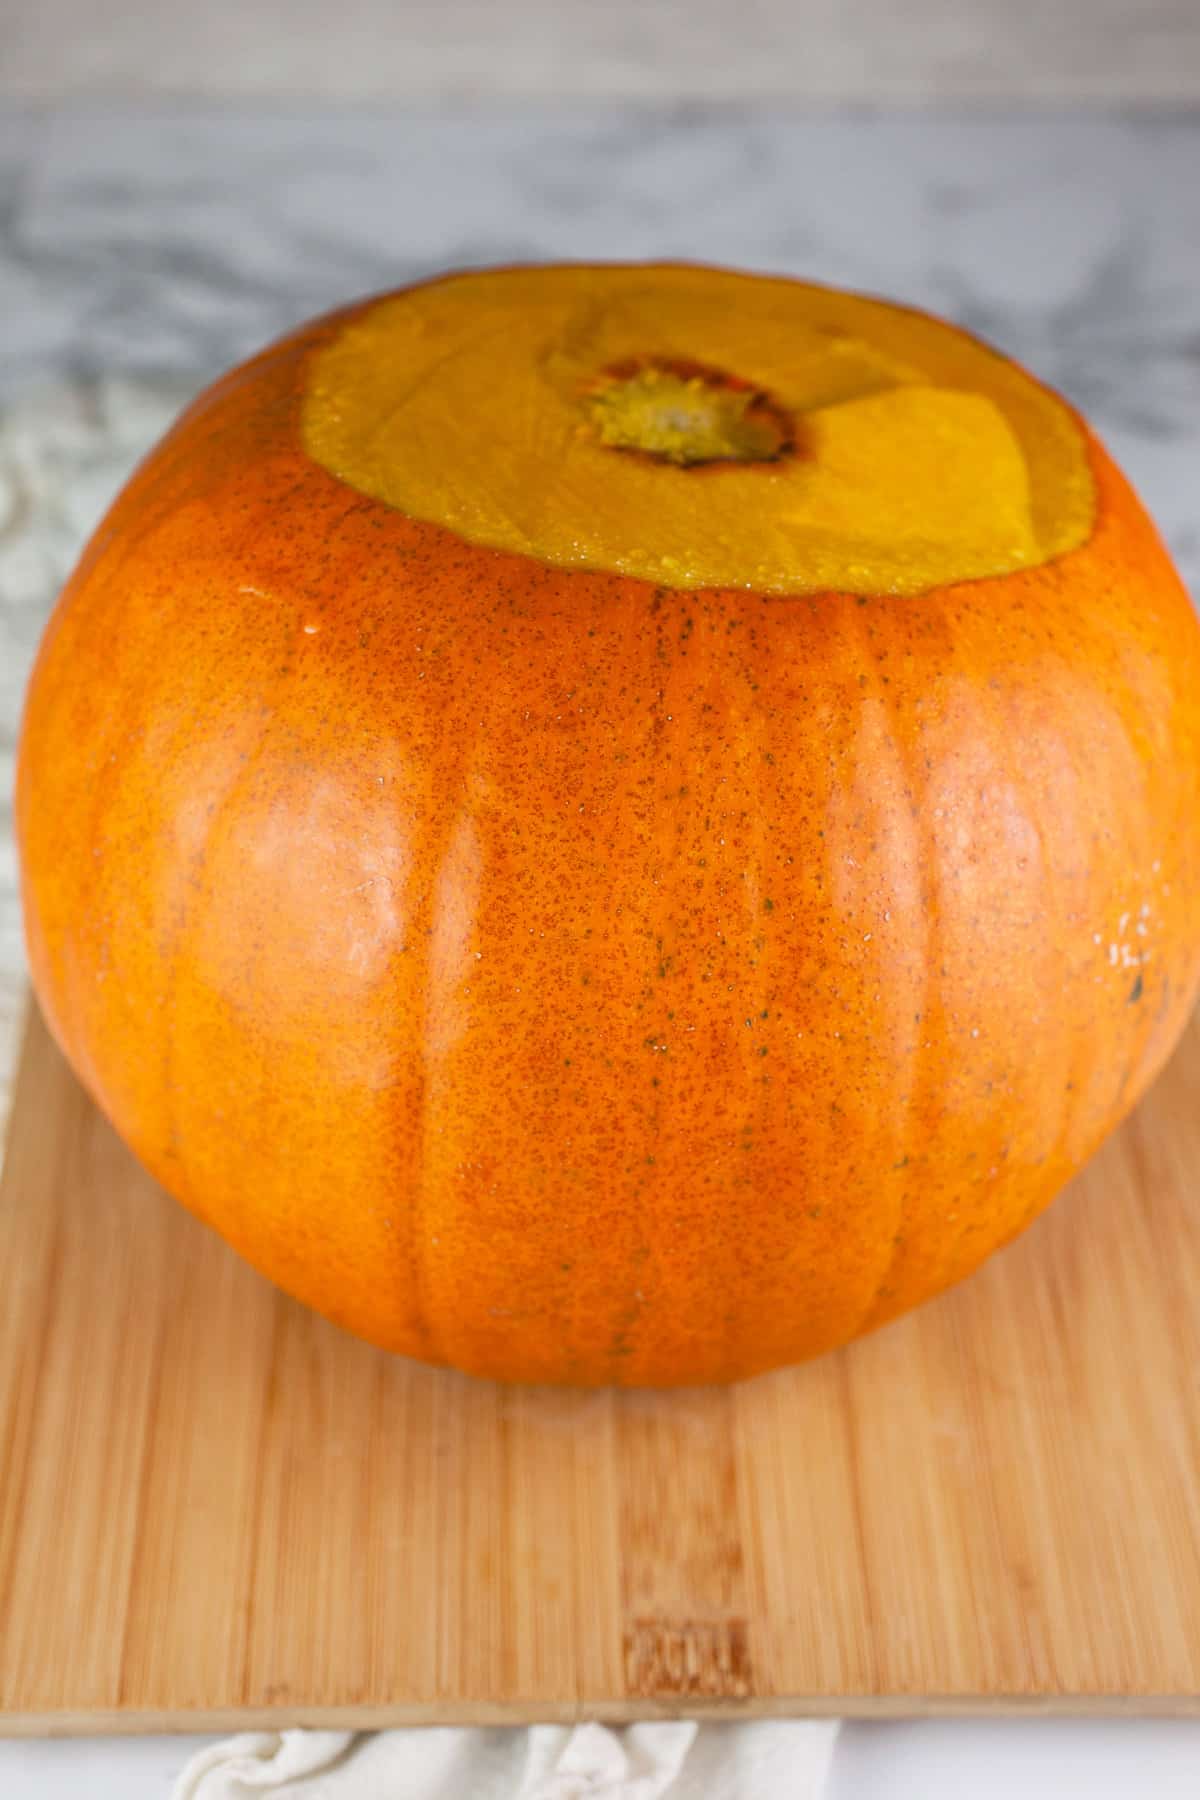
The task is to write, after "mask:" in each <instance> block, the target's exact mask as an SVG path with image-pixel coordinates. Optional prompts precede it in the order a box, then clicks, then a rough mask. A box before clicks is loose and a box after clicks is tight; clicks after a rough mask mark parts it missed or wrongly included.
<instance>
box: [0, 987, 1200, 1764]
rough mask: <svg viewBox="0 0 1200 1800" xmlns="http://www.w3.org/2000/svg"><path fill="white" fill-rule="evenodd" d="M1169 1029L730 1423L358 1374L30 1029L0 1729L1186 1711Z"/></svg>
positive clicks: (1193, 1331) (1191, 1693) (1193, 1673)
mask: <svg viewBox="0 0 1200 1800" xmlns="http://www.w3.org/2000/svg"><path fill="white" fill-rule="evenodd" d="M1198 1189H1200V1030H1198V1029H1197V1027H1196V1026H1195V1025H1193V1027H1192V1030H1191V1033H1190V1035H1189V1037H1188V1039H1187V1041H1186V1042H1185V1044H1184V1046H1183V1049H1182V1050H1181V1052H1180V1054H1179V1055H1178V1056H1177V1058H1176V1060H1175V1062H1174V1064H1173V1065H1172V1067H1171V1069H1170V1070H1169V1071H1168V1073H1167V1074H1166V1076H1165V1077H1164V1078H1163V1080H1162V1081H1161V1082H1160V1084H1159V1086H1158V1087H1157V1089H1156V1090H1155V1092H1154V1093H1153V1095H1152V1096H1151V1097H1150V1099H1149V1100H1148V1101H1147V1102H1146V1103H1145V1104H1144V1105H1143V1107H1142V1108H1141V1110H1140V1112H1139V1113H1138V1114H1137V1116H1136V1117H1135V1118H1134V1119H1133V1120H1132V1121H1131V1122H1130V1123H1129V1124H1128V1125H1127V1126H1126V1127H1125V1128H1124V1130H1123V1131H1122V1132H1121V1134H1120V1135H1119V1137H1118V1138H1117V1139H1116V1140H1115V1141H1114V1142H1113V1143H1112V1144H1111V1145H1110V1146H1109V1147H1108V1149H1107V1150H1106V1151H1105V1152H1104V1154H1103V1155H1102V1156H1101V1157H1100V1159H1099V1160H1098V1161H1097V1162H1096V1163H1095V1164H1094V1166H1093V1167H1092V1168H1091V1169H1090V1170H1089V1172H1088V1173H1087V1174H1086V1175H1085V1176H1084V1177H1083V1178H1082V1179H1081V1180H1080V1181H1078V1182H1077V1183H1076V1184H1075V1186H1074V1188H1073V1189H1072V1190H1071V1192H1070V1193H1069V1194H1068V1195H1066V1196H1065V1197H1064V1199H1063V1200H1062V1201H1060V1203H1059V1204H1058V1206H1057V1207H1056V1208H1055V1209H1054V1210H1053V1211H1052V1213H1051V1214H1050V1215H1048V1216H1047V1217H1046V1218H1045V1219H1044V1220H1043V1221H1042V1222H1041V1223H1039V1224H1038V1225H1037V1226H1035V1227H1034V1229H1033V1230H1032V1231H1030V1232H1029V1233H1028V1234H1027V1236H1026V1237H1025V1238H1024V1239H1023V1240H1022V1241H1021V1242H1020V1243H1019V1244H1017V1245H1015V1246H1014V1247H1013V1248H1012V1249H1010V1250H1009V1251H1007V1252H1006V1253H1004V1254H1003V1255H1002V1256H1000V1257H999V1258H997V1259H996V1260H995V1261H994V1262H993V1263H992V1264H991V1265H990V1266H989V1267H988V1268H987V1269H985V1270H984V1271H983V1273H982V1274H980V1275H978V1276H977V1277H975V1278H974V1279H973V1280H972V1281H970V1282H969V1283H967V1284H966V1285H965V1286H964V1287H962V1288H961V1289H959V1290H958V1291H957V1292H955V1293H954V1294H952V1295H950V1296H948V1297H947V1298H945V1299H943V1300H941V1301H939V1302H937V1303H936V1304H934V1305H933V1306H930V1307H927V1308H926V1309H925V1310H924V1311H922V1312H920V1313H918V1314H916V1315H915V1316H913V1317H911V1318H909V1319H906V1320H903V1321H901V1322H900V1323H899V1324H896V1325H892V1326H890V1327H889V1328H888V1329H887V1330H885V1331H882V1332H880V1333H878V1334H877V1335H876V1336H874V1337H872V1338H870V1339H868V1340H866V1341H865V1342H863V1343H860V1344H857V1345H855V1346H854V1347H853V1348H852V1349H850V1350H849V1351H847V1352H844V1353H842V1354H839V1355H836V1356H832V1357H828V1358H826V1359H825V1360H823V1361H821V1362H818V1363H816V1364H812V1365H809V1366H808V1367H805V1368H801V1369H797V1370H793V1371H789V1372H787V1373H784V1374H780V1375H774V1376H768V1377H765V1378H762V1379H760V1380H757V1381H753V1382H749V1383H747V1384H744V1385H743V1386H741V1387H739V1388H736V1389H732V1390H717V1389H696V1390H692V1391H689V1392H682V1393H674V1394H664V1393H658V1394H654V1393H641V1394H639V1393H623V1394H622V1393H611V1392H610V1393H595V1394H588V1393H582V1394H570V1393H563V1392H555V1391H545V1390H529V1389H524V1390H522V1389H516V1388H503V1387H497V1386H490V1385H488V1384H486V1383H482V1382H476V1381H471V1380H468V1379H465V1378H462V1377H459V1376H455V1375H449V1374H443V1373H439V1372H435V1371H432V1370H428V1369H424V1368H421V1367H419V1366H417V1365H416V1364H411V1363H406V1362H402V1361H400V1360H398V1359H394V1358H389V1357H387V1356H384V1355H382V1354H380V1353H378V1352H376V1351H373V1350H370V1349H368V1348H367V1347H366V1346H364V1345H362V1344H359V1343H356V1342H355V1341H353V1340H352V1339H350V1338H348V1337H346V1336H343V1335H342V1334H341V1333H340V1332H338V1331H337V1330H335V1329H334V1328H333V1327H332V1326H330V1325H328V1324H326V1323H324V1322H323V1321H322V1320H320V1319H318V1318H316V1317H315V1316H313V1315H311V1314H309V1313H307V1312H305V1311H304V1310H302V1309H301V1308H300V1307H299V1306H297V1305H295V1304H293V1303H292V1302H291V1301H289V1300H286V1299H284V1298H283V1297H282V1295H280V1294H278V1293H276V1292H275V1291H274V1290H273V1289H272V1288H270V1287H269V1286H268V1285H267V1283H266V1282H264V1281H263V1280H261V1279H260V1278H259V1277H258V1276H257V1275H255V1274H253V1273H252V1272H251V1271H250V1270H249V1269H248V1268H246V1267H245V1266H243V1265H242V1264H241V1263H240V1262H239V1261H238V1260H237V1259H236V1258H235V1257H234V1256H233V1255H232V1253H231V1252H229V1251H228V1250H226V1249H225V1248H224V1246H223V1245H222V1244H221V1243H220V1242H219V1241H218V1240H217V1239H216V1238H215V1237H213V1236H211V1235H210V1234H209V1233H208V1232H207V1231H206V1230H205V1229H204V1228H203V1227H201V1226H200V1225H198V1224H196V1223H195V1222H194V1221H193V1220H192V1219H190V1218H189V1217H187V1216H186V1215H185V1214H184V1213H183V1212H182V1211H181V1210H180V1209H179V1208H177V1207H176V1206H175V1205H174V1204H173V1203H172V1202H170V1201H169V1200H167V1199H166V1198H165V1196H164V1195H163V1194H162V1193H161V1192H160V1191H159V1190H158V1189H157V1188H156V1187H155V1186H154V1184H153V1183H152V1182H151V1181H150V1180H149V1178H148V1177H147V1176H145V1175H144V1174H142V1173H141V1172H140V1170H139V1169H138V1168H137V1167H136V1166H135V1165H134V1163H133V1162H132V1160H131V1159H130V1157H129V1156H128V1155H127V1154H126V1152H125V1151H124V1150H123V1149H122V1148H121V1146H120V1145H119V1144H118V1142H117V1140H116V1138H115V1137H114V1136H113V1134H112V1132H111V1131H110V1130H109V1129H108V1127H107V1126H106V1125H105V1124H104V1123H103V1122H102V1120H101V1119H100V1118H99V1116H98V1115H97V1113H96V1112H95V1111H94V1109H93V1108H92V1106H91V1105H90V1103H89V1102H88V1101H87V1100H86V1099H85V1098H84V1096H83V1094H82V1093H81V1091H80V1089H79V1088H78V1087H77V1085H76V1084H75V1082H74V1080H73V1079H72V1077H71V1076H70V1074H69V1073H68V1072H67V1070H66V1068H65V1066H64V1064H63V1062H62V1061H61V1059H60V1058H59V1056H58V1054H57V1052H56V1051H55V1050H54V1048H53V1047H52V1045H51V1043H50V1041H49V1039H48V1037H47V1035H46V1032H45V1030H44V1028H43V1027H42V1025H41V1024H40V1022H38V1021H37V1020H36V1019H35V1021H34V1022H33V1024H32V1026H31V1029H30V1033H29V1038H28V1043H27V1046H26V1050H25V1059H24V1065H23V1070H22V1075H21V1079H20V1083H19V1088H18V1095H17V1101H16V1108H15V1115H14V1120H13V1126H12V1139H11V1151H10V1156H9V1163H8V1169H7V1174H6V1179H5V1183H4V1187H3V1198H2V1200H0V1456H2V1458H3V1464H2V1468H3V1479H2V1482H0V1705H2V1706H3V1708H4V1714H3V1720H2V1722H0V1723H2V1728H3V1729H6V1730H8V1731H14V1732H47V1731H55V1732H58V1731H87V1732H94V1731H105V1730H126V1731H128V1730H139V1729H156V1730H157V1729H162V1728H164V1727H167V1728H170V1727H175V1728H181V1729H200V1728H202V1727H206V1726H217V1727H227V1726H228V1727H246V1726H251V1725H255V1724H262V1723H264V1722H267V1721H270V1722H275V1723H278V1722H280V1721H287V1722H292V1723H295V1722H309V1723H316V1722H321V1723H334V1722H336V1723H346V1722H352V1723H383V1722H387V1721H393V1722H394V1721H466V1720H477V1721H478V1720H488V1721H500V1722H514V1723H515V1722H517V1721H520V1720H526V1719H532V1718H565V1717H574V1716H576V1715H578V1714H586V1715H592V1716H599V1717H603V1718H609V1719H629V1718H636V1717H643V1716H646V1715H649V1714H653V1713H658V1712H664V1711H665V1712H668V1713H693V1712H700V1711H705V1712H715V1713H718V1714H725V1715H731V1716H732V1715H734V1714H748V1713H766V1712H788V1713H801V1712H834V1711H837V1712H894V1713H907V1712H927V1711H931V1710H945V1709H949V1708H954V1707H962V1708H969V1709H971V1710H976V1711H978V1710H981V1709H985V1708H1011V1707H1018V1706H1030V1707H1036V1708H1042V1709H1064V1710H1067V1709H1070V1710H1100V1711H1104V1710H1112V1709H1116V1708H1124V1709H1128V1708H1130V1707H1131V1706H1132V1707H1133V1708H1134V1709H1136V1710H1150V1709H1152V1708H1154V1709H1159V1710H1161V1709H1168V1710H1179V1711H1195V1710H1200V1706H1198V1703H1197V1696H1198V1694H1200V1429H1198V1427H1200V1191H1198Z"/></svg>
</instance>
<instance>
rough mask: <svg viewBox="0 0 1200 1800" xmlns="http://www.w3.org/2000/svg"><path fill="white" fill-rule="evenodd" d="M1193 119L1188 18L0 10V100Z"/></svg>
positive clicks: (794, 0)
mask: <svg viewBox="0 0 1200 1800" xmlns="http://www.w3.org/2000/svg"><path fill="white" fill-rule="evenodd" d="M3 95H8V96H19V97H23V98H34V99H44V98H60V97H72V96H81V95H83V96H89V97H94V96H104V97H113V96H172V97H175V96H178V97H186V96H206V97H212V96H222V95H228V96H241V97H246V96H251V95H263V96H281V97H289V98H322V99H342V100H351V99H360V98H389V97H392V98H403V99H422V100H438V99H444V98H446V97H448V96H454V97H464V96H472V95H490V96H494V97H504V96H508V97H519V96H536V97H538V98H554V97H562V98H571V97H577V96H580V95H588V96H593V97H625V98H631V99H638V98H659V99H661V98H677V99H681V100H688V99H695V100H701V99H705V100H716V99H725V98H728V99H746V98H750V97H754V96H763V97H774V98H777V99H778V98H792V99H796V100H801V101H805V100H807V101H812V100H817V101H840V102H845V101H850V102H867V103H870V102H904V103H908V102H914V101H921V100H927V99H939V100H943V101H945V100H951V101H953V100H956V99H958V100H962V99H968V98H973V97H984V98H988V99H992V100H1005V99H1013V98H1021V99H1026V100H1030V101H1034V102H1057V101H1089V100H1091V101H1096V100H1110V101H1111V100H1117V101H1126V102H1129V103H1147V102H1150V103H1153V102H1159V103H1168V104H1176V105H1178V104H1187V103H1190V102H1200V0H0V96H3Z"/></svg>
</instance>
